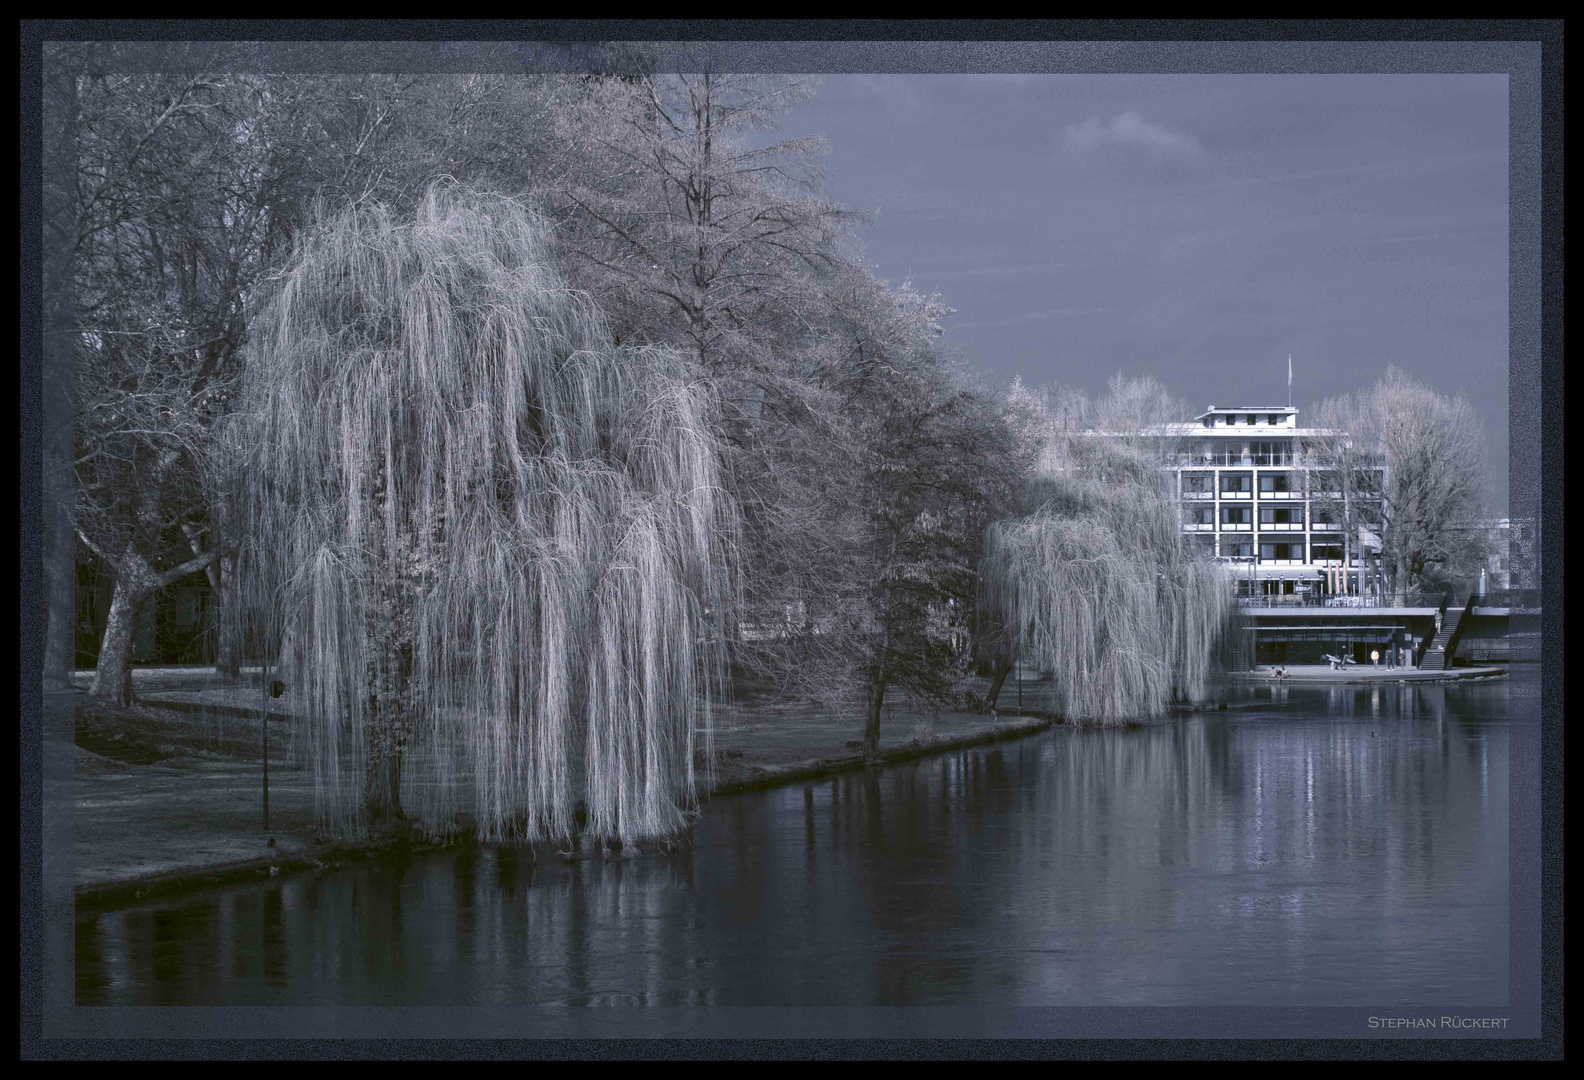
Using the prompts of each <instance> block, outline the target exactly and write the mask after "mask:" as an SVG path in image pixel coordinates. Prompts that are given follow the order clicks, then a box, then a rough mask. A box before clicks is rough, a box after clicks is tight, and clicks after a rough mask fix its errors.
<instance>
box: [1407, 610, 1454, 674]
mask: <svg viewBox="0 0 1584 1080" xmlns="http://www.w3.org/2000/svg"><path fill="white" fill-rule="evenodd" d="M1451 600H1452V594H1451V593H1449V592H1448V593H1442V594H1441V603H1440V606H1439V607H1438V608H1436V622H1437V624H1438V625H1437V626H1436V630H1435V633H1433V634H1426V635H1425V636H1424V637H1422V638H1420V639H1419V647H1418V648H1417V649H1415V650H1414V667H1419V666H1421V665H1422V664H1423V663H1424V655H1425V652H1426V650H1428V649H1429V648H1430V643H1431V642H1432V641H1434V640H1435V639H1436V638H1438V637H1440V636H1441V626H1442V625H1445V623H1446V609H1447V604H1449V603H1450V602H1451Z"/></svg>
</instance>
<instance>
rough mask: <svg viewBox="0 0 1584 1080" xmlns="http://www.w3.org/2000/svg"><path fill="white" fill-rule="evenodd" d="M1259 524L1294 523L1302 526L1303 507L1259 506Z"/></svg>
mask: <svg viewBox="0 0 1584 1080" xmlns="http://www.w3.org/2000/svg"><path fill="white" fill-rule="evenodd" d="M1260 524H1261V525H1295V526H1298V527H1299V528H1302V527H1303V507H1301V506H1262V507H1260Z"/></svg>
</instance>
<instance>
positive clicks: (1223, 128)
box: [782, 75, 1508, 512]
mask: <svg viewBox="0 0 1584 1080" xmlns="http://www.w3.org/2000/svg"><path fill="white" fill-rule="evenodd" d="M782 125H783V133H784V134H785V135H788V136H802V135H823V136H825V137H827V138H828V139H829V142H830V155H829V157H828V158H827V161H826V168H827V176H826V181H827V183H826V186H827V190H828V191H829V193H830V195H831V196H832V197H833V198H835V199H836V200H837V201H839V202H841V203H843V204H845V205H847V206H849V207H853V208H860V209H867V210H873V211H877V217H876V221H875V223H874V224H873V225H871V226H869V227H868V228H866V229H865V230H864V238H865V240H866V242H867V245H868V253H869V258H870V259H871V261H872V262H874V263H875V264H877V266H876V271H877V273H878V274H879V276H880V277H882V278H885V279H888V280H890V281H892V282H893V283H900V282H901V281H903V280H904V279H907V278H909V277H911V279H912V280H913V283H914V285H915V286H917V287H918V288H919V289H920V290H922V291H924V292H926V293H928V292H939V293H941V294H942V295H943V298H944V299H945V301H946V302H947V303H948V304H949V305H950V306H952V307H953V308H955V309H956V314H955V315H954V316H953V317H952V318H951V319H949V320H947V322H946V324H945V325H946V334H945V338H944V341H945V342H946V343H947V344H948V346H949V347H951V348H952V349H954V350H955V351H957V352H959V353H960V354H961V355H962V356H963V357H964V359H965V360H966V361H967V362H968V364H969V366H970V367H972V368H974V369H976V370H978V371H979V372H981V373H982V374H983V375H984V377H985V379H986V381H987V382H989V383H991V384H992V385H1005V384H1007V383H1010V381H1011V379H1012V378H1013V376H1014V375H1021V376H1022V378H1023V380H1024V381H1025V382H1026V383H1029V384H1031V385H1045V384H1049V383H1053V382H1058V383H1063V384H1067V385H1076V386H1082V387H1086V388H1089V389H1091V390H1099V389H1101V388H1102V387H1103V386H1104V384H1105V382H1106V380H1107V379H1108V378H1109V377H1110V376H1111V375H1112V374H1113V373H1114V372H1118V371H1120V372H1123V373H1125V374H1127V375H1129V376H1139V375H1150V376H1153V377H1155V378H1156V379H1159V380H1160V381H1161V382H1162V383H1163V384H1165V386H1166V387H1167V389H1168V390H1170V391H1171V392H1172V393H1174V394H1176V395H1177V396H1179V397H1182V398H1184V399H1186V400H1187V401H1188V403H1189V404H1190V406H1192V407H1193V409H1194V410H1195V411H1198V410H1200V409H1203V408H1205V407H1207V406H1209V405H1212V404H1215V405H1266V404H1272V405H1280V404H1284V403H1285V402H1286V400H1287V357H1288V356H1289V355H1291V356H1292V366H1293V388H1292V403H1293V404H1294V405H1295V406H1297V407H1298V408H1299V409H1300V410H1303V409H1305V408H1307V407H1309V406H1312V405H1313V404H1315V403H1317V402H1319V401H1320V400H1322V399H1324V398H1326V397H1330V396H1333V395H1335V394H1339V393H1344V392H1351V391H1354V390H1357V389H1361V388H1363V387H1366V386H1369V385H1371V384H1372V383H1374V381H1375V380H1376V379H1378V378H1379V377H1380V376H1381V374H1382V373H1383V372H1384V371H1385V369H1386V365H1387V364H1390V363H1394V364H1397V365H1398V366H1399V367H1401V368H1403V369H1405V370H1406V371H1408V372H1409V373H1410V374H1411V375H1413V376H1414V377H1415V378H1417V379H1419V380H1420V381H1422V382H1424V383H1427V384H1429V385H1430V386H1433V387H1435V388H1436V389H1438V390H1441V391H1443V392H1446V393H1449V394H1455V393H1462V394H1464V395H1465V396H1467V397H1468V398H1469V400H1470V402H1471V403H1472V404H1473V406H1474V408H1475V410H1476V411H1477V412H1478V413H1479V414H1480V416H1481V417H1482V418H1483V420H1484V423H1485V428H1486V437H1487V439H1488V441H1489V444H1490V451H1491V455H1490V456H1491V489H1492V496H1493V509H1495V510H1497V511H1498V512H1504V508H1505V505H1506V500H1507V430H1508V417H1507V302H1508V292H1507V273H1508V259H1507V80H1506V77H1505V76H1493V75H1173V76H1147V75H1146V76H1141V75H917V76H915V75H841V76H830V77H827V78H826V79H825V80H824V83H823V86H822V87H821V90H820V92H819V94H818V95H817V96H816V97H815V98H814V99H813V100H811V101H809V102H807V103H805V104H802V105H800V106H798V107H796V108H795V109H793V110H792V111H791V112H789V113H788V114H787V115H786V116H785V117H783V118H782ZM1184 419H1188V417H1185V418H1184ZM1299 422H1300V423H1302V422H1303V413H1302V412H1301V411H1300V414H1299Z"/></svg>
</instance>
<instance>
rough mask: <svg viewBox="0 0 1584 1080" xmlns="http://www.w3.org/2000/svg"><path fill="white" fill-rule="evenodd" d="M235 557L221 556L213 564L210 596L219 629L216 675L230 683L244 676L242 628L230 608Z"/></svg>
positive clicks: (216, 627)
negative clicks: (229, 592) (229, 593)
mask: <svg viewBox="0 0 1584 1080" xmlns="http://www.w3.org/2000/svg"><path fill="white" fill-rule="evenodd" d="M235 565H236V560H235V559H220V560H218V561H216V562H214V563H211V564H210V566H209V584H210V597H211V602H212V605H213V606H212V610H213V611H214V613H215V617H214V632H215V666H214V670H215V674H216V675H218V676H219V677H220V678H222V679H224V680H226V681H227V682H236V681H237V680H238V679H240V678H241V677H242V628H241V626H240V625H238V621H237V620H236V619H234V618H232V617H231V613H230V611H229V610H228V602H229V597H228V595H227V593H228V591H229V590H230V588H231V582H232V573H233V570H234V568H235Z"/></svg>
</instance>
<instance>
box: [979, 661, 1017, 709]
mask: <svg viewBox="0 0 1584 1080" xmlns="http://www.w3.org/2000/svg"><path fill="white" fill-rule="evenodd" d="M1011 671H1012V654H1011V653H1008V654H1007V655H1005V656H1003V657H1002V658H1001V659H999V660H997V661H996V666H995V671H993V672H992V673H991V675H990V693H989V694H988V695H987V696H986V697H985V701H986V703H987V704H988V705H989V706H990V711H991V712H994V711H995V707H996V701H997V700H999V699H1000V697H1001V684H1002V683H1004V682H1006V677H1007V675H1008V674H1010V673H1011Z"/></svg>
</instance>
